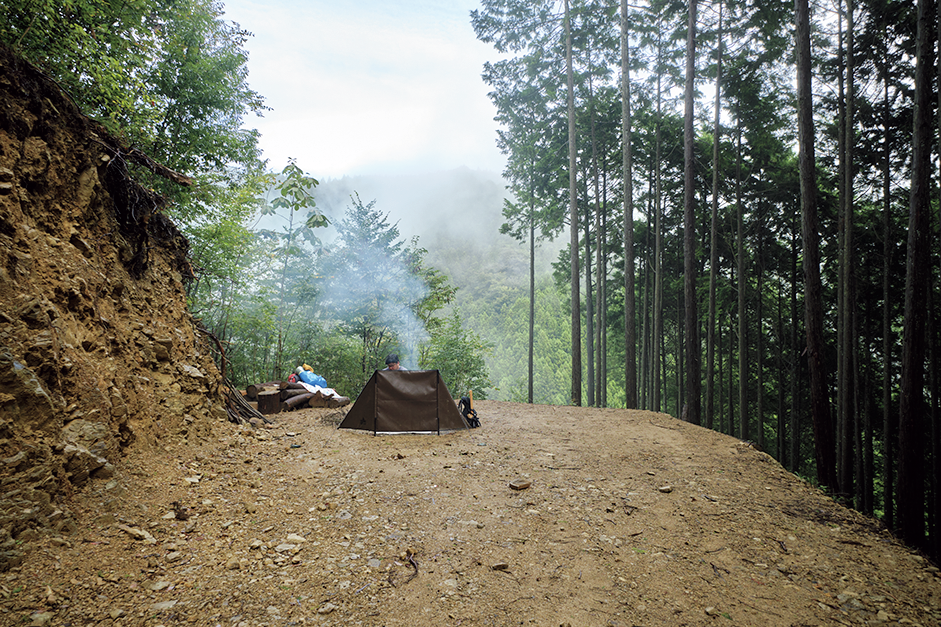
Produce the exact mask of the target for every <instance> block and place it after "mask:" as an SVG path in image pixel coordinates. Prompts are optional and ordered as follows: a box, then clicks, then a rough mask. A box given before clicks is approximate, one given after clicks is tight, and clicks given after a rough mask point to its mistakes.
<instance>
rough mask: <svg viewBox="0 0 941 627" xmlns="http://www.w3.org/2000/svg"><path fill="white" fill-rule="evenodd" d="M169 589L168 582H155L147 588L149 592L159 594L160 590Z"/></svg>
mask: <svg viewBox="0 0 941 627" xmlns="http://www.w3.org/2000/svg"><path fill="white" fill-rule="evenodd" d="M169 587H170V582H169V581H155V582H153V583H152V584H150V586H149V588H150V591H151V592H160V591H161V590H166V589H167V588H169Z"/></svg>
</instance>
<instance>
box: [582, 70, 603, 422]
mask: <svg viewBox="0 0 941 627" xmlns="http://www.w3.org/2000/svg"><path fill="white" fill-rule="evenodd" d="M590 64H591V61H590V58H589V74H588V97H589V99H590V102H589V110H588V117H589V123H590V127H591V173H592V176H591V178H592V183H593V185H594V191H595V215H594V218H595V260H594V263H595V270H596V272H595V281H596V284H595V286H594V288H595V294H594V306H593V305H592V291H591V290H592V284H591V264H592V259H591V247H590V246H589V244H588V242H590V241H591V239H590V236H589V233H588V231H589V224H590V222H591V203H586V204H587V205H588V207H589V209H588V214H587V215H588V220H586V223H585V239H586V243H585V255H586V256H585V277H586V284H587V292H588V293H587V295H586V298H587V300H588V303H587V304H588V404H589V405H590V406H592V407H598V406H599V404H600V400H601V395H600V394H599V393H598V392H599V385H600V383H599V381H600V379H601V369H600V368H599V367H598V366H599V363H600V361H601V357H600V352H601V324H602V323H601V307H600V301H599V296H600V294H601V226H600V225H601V183H600V178H601V172H600V168H599V167H598V133H597V129H596V128H595V93H594V87H593V85H592V81H591V67H590ZM595 351H597V352H595Z"/></svg>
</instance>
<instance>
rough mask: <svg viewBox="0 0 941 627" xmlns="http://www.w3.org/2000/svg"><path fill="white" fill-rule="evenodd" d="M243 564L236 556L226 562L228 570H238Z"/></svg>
mask: <svg viewBox="0 0 941 627" xmlns="http://www.w3.org/2000/svg"><path fill="white" fill-rule="evenodd" d="M241 566H242V565H241V564H240V563H239V561H238V559H236V558H234V557H233V558H232V559H230V560H229V561H228V562H226V563H225V568H226V570H238V569H239V568H241Z"/></svg>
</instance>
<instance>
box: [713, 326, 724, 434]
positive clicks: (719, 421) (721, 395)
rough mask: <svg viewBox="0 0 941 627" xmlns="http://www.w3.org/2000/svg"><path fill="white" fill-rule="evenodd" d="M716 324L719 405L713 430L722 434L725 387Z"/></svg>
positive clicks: (719, 333)
mask: <svg viewBox="0 0 941 627" xmlns="http://www.w3.org/2000/svg"><path fill="white" fill-rule="evenodd" d="M717 324H718V325H719V328H718V329H716V331H718V333H717V334H716V335H718V336H719V337H718V341H717V342H716V343H717V344H718V346H717V347H716V355H718V356H719V373H718V377H717V378H718V386H717V387H718V388H719V403H718V412H717V413H716V418H715V427H714V428H715V429H716V431H719V432H722V433H724V431H723V429H722V422H723V420H722V416H724V415H725V412H723V411H722V408H723V407H725V385H724V381H725V379H723V378H722V362H723V360H724V357H725V355H724V354H723V353H722V323H721V322H718V323H717Z"/></svg>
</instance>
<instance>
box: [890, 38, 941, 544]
mask: <svg viewBox="0 0 941 627" xmlns="http://www.w3.org/2000/svg"><path fill="white" fill-rule="evenodd" d="M886 37H887V33H885V34H884V36H883V41H885V39H886ZM886 48H887V46H885V47H883V50H882V55H881V58H880V69H881V71H882V86H883V92H882V104H883V111H882V130H883V137H882V519H883V520H884V521H885V524H886V526H887V527H888V528H889V529H892V528H894V527H895V421H894V420H893V419H892V416H893V413H892V345H893V333H892V307H891V302H892V301H891V298H892V291H891V280H892V277H891V271H892V242H893V241H894V238H893V237H892V193H891V192H892V174H891V172H892V169H891V156H892V148H891V144H890V142H889V75H888V69H887V66H888V62H887V61H886V58H887V56H888V51H887V50H886ZM939 111H941V109H939Z"/></svg>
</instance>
